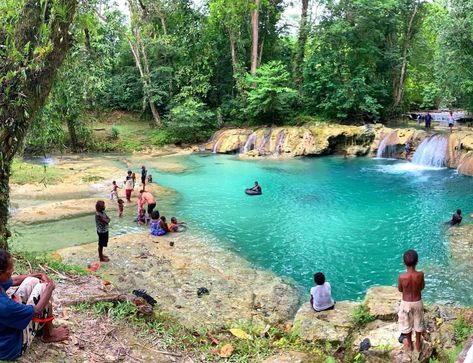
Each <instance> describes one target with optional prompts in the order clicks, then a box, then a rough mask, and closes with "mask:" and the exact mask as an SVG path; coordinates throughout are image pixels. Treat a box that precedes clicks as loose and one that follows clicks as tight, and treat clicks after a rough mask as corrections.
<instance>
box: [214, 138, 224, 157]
mask: <svg viewBox="0 0 473 363" xmlns="http://www.w3.org/2000/svg"><path fill="white" fill-rule="evenodd" d="M221 141H222V138H221V137H219V138H217V141H215V144H214V147H213V148H212V153H214V154H216V153H217V147H218V144H219V142H221Z"/></svg>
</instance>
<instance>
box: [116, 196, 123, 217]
mask: <svg viewBox="0 0 473 363" xmlns="http://www.w3.org/2000/svg"><path fill="white" fill-rule="evenodd" d="M117 203H118V216H119V217H120V218H121V217H122V216H123V207H124V205H125V202H124V201H123V199H121V198H119V199H118V201H117Z"/></svg>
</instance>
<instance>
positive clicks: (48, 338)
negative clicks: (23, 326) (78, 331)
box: [41, 325, 69, 343]
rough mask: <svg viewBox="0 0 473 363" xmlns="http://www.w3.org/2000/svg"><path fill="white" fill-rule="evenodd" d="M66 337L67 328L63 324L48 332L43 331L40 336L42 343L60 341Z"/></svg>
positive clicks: (67, 335)
mask: <svg viewBox="0 0 473 363" xmlns="http://www.w3.org/2000/svg"><path fill="white" fill-rule="evenodd" d="M68 337H69V328H68V327H67V326H65V325H64V326H59V327H57V328H53V329H51V331H50V332H49V334H46V332H45V333H44V334H43V336H42V337H41V341H42V342H44V343H54V342H62V341H63V340H67V338H68Z"/></svg>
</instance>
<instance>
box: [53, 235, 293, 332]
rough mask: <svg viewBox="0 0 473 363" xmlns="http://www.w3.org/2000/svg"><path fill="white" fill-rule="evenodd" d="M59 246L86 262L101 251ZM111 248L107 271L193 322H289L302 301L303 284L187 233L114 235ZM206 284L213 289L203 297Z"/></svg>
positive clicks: (73, 258)
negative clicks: (143, 290) (297, 284)
mask: <svg viewBox="0 0 473 363" xmlns="http://www.w3.org/2000/svg"><path fill="white" fill-rule="evenodd" d="M170 242H174V246H172V247H171V246H170ZM58 252H59V254H60V255H61V256H62V257H63V259H64V261H65V262H67V263H74V264H79V265H83V266H84V265H86V264H87V263H90V262H91V261H94V260H96V253H97V252H96V244H95V243H94V244H89V245H84V246H80V247H72V248H67V249H64V250H60V251H58ZM106 254H107V255H108V256H109V257H110V259H111V261H110V262H109V263H102V265H101V267H100V270H101V273H102V274H103V275H105V276H107V277H108V278H109V279H110V280H112V281H116V282H117V283H119V284H120V285H121V286H123V287H124V288H128V289H145V290H147V291H148V293H149V294H150V295H151V296H153V297H154V298H155V299H156V300H157V301H158V304H159V305H160V306H161V308H162V309H164V310H166V311H169V312H171V313H173V314H176V315H178V316H179V318H180V321H181V322H182V323H183V325H185V326H187V327H192V328H195V327H199V326H223V325H227V324H230V323H232V322H236V321H246V322H249V323H253V324H257V325H265V324H266V323H270V324H274V323H278V322H285V321H287V320H290V319H292V317H293V315H294V313H295V311H296V309H297V307H298V305H299V297H300V290H299V288H297V287H296V286H295V285H293V284H292V283H290V282H288V281H285V280H283V279H282V278H280V277H277V276H275V275H273V274H272V273H269V272H267V271H261V270H256V269H254V268H252V267H251V266H250V265H249V264H248V263H247V262H246V261H245V260H243V259H241V258H239V257H238V256H235V255H233V254H231V253H229V252H228V251H225V250H224V249H222V248H219V247H215V246H208V245H207V244H205V243H204V242H203V241H202V240H201V239H199V238H198V237H195V236H190V235H188V234H187V233H183V234H170V235H166V236H162V237H153V236H150V235H149V234H148V233H140V234H132V235H125V236H120V237H114V238H112V239H111V240H110V242H109V247H108V248H107V249H106ZM201 287H205V288H206V289H208V291H209V293H208V294H203V295H201V296H200V297H199V296H198V294H197V290H198V289H199V288H201Z"/></svg>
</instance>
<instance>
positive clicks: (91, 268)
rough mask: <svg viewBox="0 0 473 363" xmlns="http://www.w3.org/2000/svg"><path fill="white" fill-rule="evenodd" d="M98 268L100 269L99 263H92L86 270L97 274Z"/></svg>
mask: <svg viewBox="0 0 473 363" xmlns="http://www.w3.org/2000/svg"><path fill="white" fill-rule="evenodd" d="M99 268H100V262H93V263H91V264H90V267H89V268H88V270H89V271H92V272H97V270H98V269H99Z"/></svg>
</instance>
